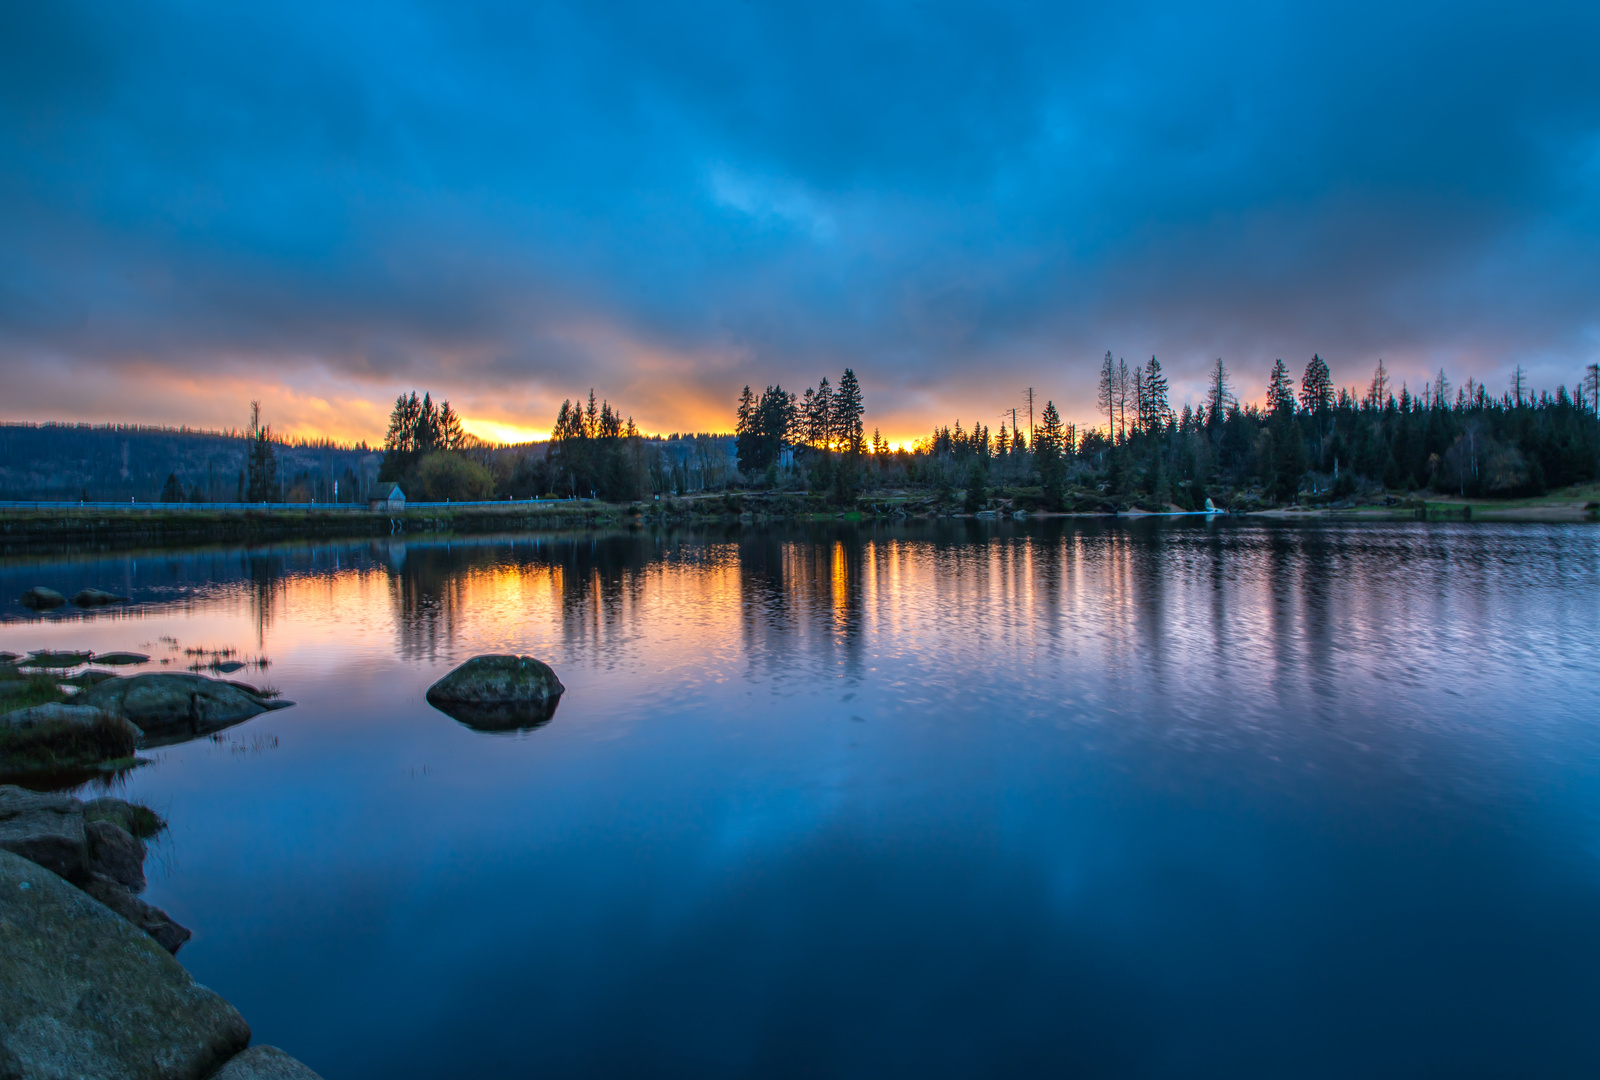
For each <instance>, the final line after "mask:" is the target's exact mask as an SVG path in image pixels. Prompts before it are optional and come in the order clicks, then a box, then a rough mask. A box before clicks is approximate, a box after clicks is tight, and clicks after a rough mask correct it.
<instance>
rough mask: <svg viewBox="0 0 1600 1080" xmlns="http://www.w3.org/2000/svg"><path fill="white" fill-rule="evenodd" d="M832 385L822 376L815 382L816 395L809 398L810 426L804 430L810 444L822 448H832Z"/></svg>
mask: <svg viewBox="0 0 1600 1080" xmlns="http://www.w3.org/2000/svg"><path fill="white" fill-rule="evenodd" d="M833 417H834V413H833V387H832V386H830V385H829V384H828V378H827V376H826V375H824V376H823V378H822V381H821V382H820V383H818V384H817V393H816V396H815V397H813V398H812V399H811V426H810V428H809V429H808V430H807V432H806V437H807V440H808V441H809V442H810V443H811V445H812V446H815V447H817V448H818V449H822V450H831V449H833V440H834V430H833Z"/></svg>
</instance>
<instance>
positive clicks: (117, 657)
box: [89, 652, 150, 667]
mask: <svg viewBox="0 0 1600 1080" xmlns="http://www.w3.org/2000/svg"><path fill="white" fill-rule="evenodd" d="M89 662H90V663H91V664H108V665H110V666H113V667H116V666H118V665H122V664H148V663H149V662H150V658H149V657H148V656H146V655H145V654H144V653H138V652H108V653H95V654H94V656H92V657H90V658H89Z"/></svg>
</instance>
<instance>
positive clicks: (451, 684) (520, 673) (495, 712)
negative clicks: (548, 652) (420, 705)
mask: <svg viewBox="0 0 1600 1080" xmlns="http://www.w3.org/2000/svg"><path fill="white" fill-rule="evenodd" d="M565 692H566V687H564V686H562V685H561V680H560V679H558V678H556V673H555V672H554V671H553V670H551V668H550V665H548V664H546V663H544V662H543V661H542V660H537V659H535V658H534V657H531V656H475V657H473V658H472V659H471V660H468V661H467V662H466V663H464V664H462V665H461V666H460V667H458V668H456V669H455V670H454V671H452V672H450V674H448V675H446V676H445V677H444V678H442V679H440V680H439V681H438V682H436V683H434V684H433V685H432V686H430V687H429V688H428V704H430V705H432V706H433V707H434V708H436V709H438V710H439V711H440V712H443V713H445V714H447V715H449V716H451V717H453V718H454V719H456V720H459V721H460V722H461V723H463V724H466V725H467V726H468V727H473V728H478V729H480V730H489V731H504V730H511V729H515V728H530V727H538V726H540V725H542V724H545V723H548V722H549V721H550V718H551V717H552V716H554V715H555V711H556V705H558V704H559V703H560V701H561V695H562V694H563V693H565Z"/></svg>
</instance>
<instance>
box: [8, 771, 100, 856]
mask: <svg viewBox="0 0 1600 1080" xmlns="http://www.w3.org/2000/svg"><path fill="white" fill-rule="evenodd" d="M0 850H4V851H9V852H11V853H12V854H14V855H20V856H22V857H23V858H24V859H27V860H29V861H30V862H35V863H38V864H39V865H40V866H42V867H44V868H45V869H46V870H49V871H51V872H53V873H56V874H59V875H60V876H61V877H64V878H74V879H81V878H83V876H84V875H85V873H86V872H87V864H88V857H89V854H88V846H87V839H86V837H85V836H84V832H83V804H82V803H80V802H79V801H78V800H77V799H74V798H72V797H71V796H70V795H46V794H42V793H40V792H37V791H29V790H27V789H26V788H20V787H16V786H14V785H11V784H6V785H3V786H0Z"/></svg>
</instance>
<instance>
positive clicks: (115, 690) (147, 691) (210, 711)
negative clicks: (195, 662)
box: [76, 672, 294, 740]
mask: <svg viewBox="0 0 1600 1080" xmlns="http://www.w3.org/2000/svg"><path fill="white" fill-rule="evenodd" d="M76 700H77V701H79V702H81V703H82V704H84V705H93V706H94V707H96V708H99V709H104V710H105V711H106V712H108V713H111V714H112V715H113V716H121V717H124V718H126V719H127V720H128V721H129V722H130V723H132V724H136V725H138V726H139V728H140V729H142V730H143V731H144V733H145V735H146V736H148V737H150V738H152V739H169V740H170V739H172V738H174V737H178V738H182V737H192V736H196V735H209V734H210V733H211V732H213V731H220V730H222V729H223V728H225V727H232V726H233V725H234V724H238V723H242V722H244V721H245V720H248V719H250V718H251V717H252V716H259V715H260V714H261V713H264V712H266V711H267V710H269V709H282V708H287V707H288V706H290V705H292V704H294V702H292V701H276V700H270V699H268V698H264V697H262V696H261V692H260V691H259V690H256V689H255V688H254V687H252V686H246V685H244V684H243V683H236V682H224V681H223V680H221V679H207V678H205V677H204V676H202V675H185V674H179V673H171V674H168V673H165V672H156V673H151V674H148V675H135V676H133V677H132V678H126V679H121V678H118V679H107V680H106V681H105V682H102V683H100V684H98V685H96V686H92V687H90V688H89V689H88V690H85V691H83V693H81V694H79V695H78V697H77V699H76Z"/></svg>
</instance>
